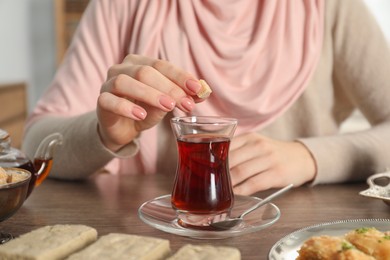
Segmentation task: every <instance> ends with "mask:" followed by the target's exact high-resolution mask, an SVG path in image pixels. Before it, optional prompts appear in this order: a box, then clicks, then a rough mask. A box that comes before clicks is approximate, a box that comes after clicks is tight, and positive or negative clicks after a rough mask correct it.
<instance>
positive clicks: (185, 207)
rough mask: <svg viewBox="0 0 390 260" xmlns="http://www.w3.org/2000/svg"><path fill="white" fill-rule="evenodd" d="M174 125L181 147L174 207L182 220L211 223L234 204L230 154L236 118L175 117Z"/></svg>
mask: <svg viewBox="0 0 390 260" xmlns="http://www.w3.org/2000/svg"><path fill="white" fill-rule="evenodd" d="M175 120H176V121H175ZM172 127H173V129H174V132H175V134H176V137H177V148H178V165H177V172H176V178H175V182H174V187H173V190H172V198H171V202H172V207H173V208H174V209H175V210H176V211H177V213H178V218H179V223H180V224H183V225H185V226H191V227H194V226H195V227H197V226H208V225H209V224H210V223H211V222H212V220H213V219H214V218H216V217H218V216H221V215H225V216H226V215H229V213H230V210H231V208H232V206H233V202H234V195H233V190H232V186H231V181H230V174H229V163H228V154H229V145H230V139H231V137H232V135H233V133H234V130H235V127H236V120H235V119H226V118H218V117H185V118H174V119H172Z"/></svg>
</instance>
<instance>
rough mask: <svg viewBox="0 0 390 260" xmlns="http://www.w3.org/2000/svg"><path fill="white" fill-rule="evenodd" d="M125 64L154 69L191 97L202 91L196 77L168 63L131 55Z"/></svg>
mask: <svg viewBox="0 0 390 260" xmlns="http://www.w3.org/2000/svg"><path fill="white" fill-rule="evenodd" d="M124 63H129V64H132V65H143V66H147V67H152V68H154V69H156V70H157V71H159V72H160V73H161V74H162V75H164V76H165V77H166V78H167V79H169V80H170V81H172V82H173V83H174V84H175V85H177V86H179V87H181V88H182V89H183V90H184V91H185V92H186V93H188V94H189V95H196V94H197V93H198V92H199V91H200V89H201V85H200V83H199V81H198V80H197V79H196V78H195V77H193V76H192V75H191V74H190V73H188V72H186V71H185V70H182V69H180V68H179V67H176V66H175V65H173V64H172V63H170V62H168V61H165V60H159V59H153V58H149V57H144V56H140V55H133V54H130V55H128V56H127V57H126V58H125V60H124Z"/></svg>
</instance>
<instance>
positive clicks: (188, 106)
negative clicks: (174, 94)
mask: <svg viewBox="0 0 390 260" xmlns="http://www.w3.org/2000/svg"><path fill="white" fill-rule="evenodd" d="M180 104H181V105H182V107H183V108H184V109H185V110H187V111H188V112H190V111H191V110H192V109H194V106H195V104H194V102H193V101H192V100H191V99H189V98H182V99H181V101H180Z"/></svg>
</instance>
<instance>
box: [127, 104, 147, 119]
mask: <svg viewBox="0 0 390 260" xmlns="http://www.w3.org/2000/svg"><path fill="white" fill-rule="evenodd" d="M131 112H132V114H133V116H134V117H135V119H138V120H143V119H145V117H146V111H145V110H144V109H142V108H140V107H133V110H132V111H131Z"/></svg>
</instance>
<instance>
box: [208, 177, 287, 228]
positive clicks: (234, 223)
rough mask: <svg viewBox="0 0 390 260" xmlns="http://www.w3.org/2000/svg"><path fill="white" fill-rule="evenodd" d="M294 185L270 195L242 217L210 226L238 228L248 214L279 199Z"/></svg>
mask: <svg viewBox="0 0 390 260" xmlns="http://www.w3.org/2000/svg"><path fill="white" fill-rule="evenodd" d="M293 186H294V185H293V184H289V185H287V186H286V187H284V188H282V189H280V190H278V191H276V192H275V193H272V194H271V195H269V196H268V197H266V198H264V199H263V200H261V201H260V202H258V203H257V204H255V205H254V206H252V207H250V208H249V209H247V210H246V211H244V212H243V213H242V214H241V215H240V216H238V217H235V218H230V219H227V220H223V221H217V222H213V223H211V224H210V226H211V227H214V228H217V229H222V230H223V229H230V228H232V227H235V226H237V225H238V224H240V223H241V222H242V221H243V218H244V216H246V215H247V214H249V213H250V212H252V211H254V210H255V209H258V208H259V207H261V206H263V205H265V204H267V203H268V202H270V201H271V200H273V199H274V198H276V197H278V196H279V195H281V194H283V193H285V192H286V191H288V190H289V189H291V188H292V187H293Z"/></svg>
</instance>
